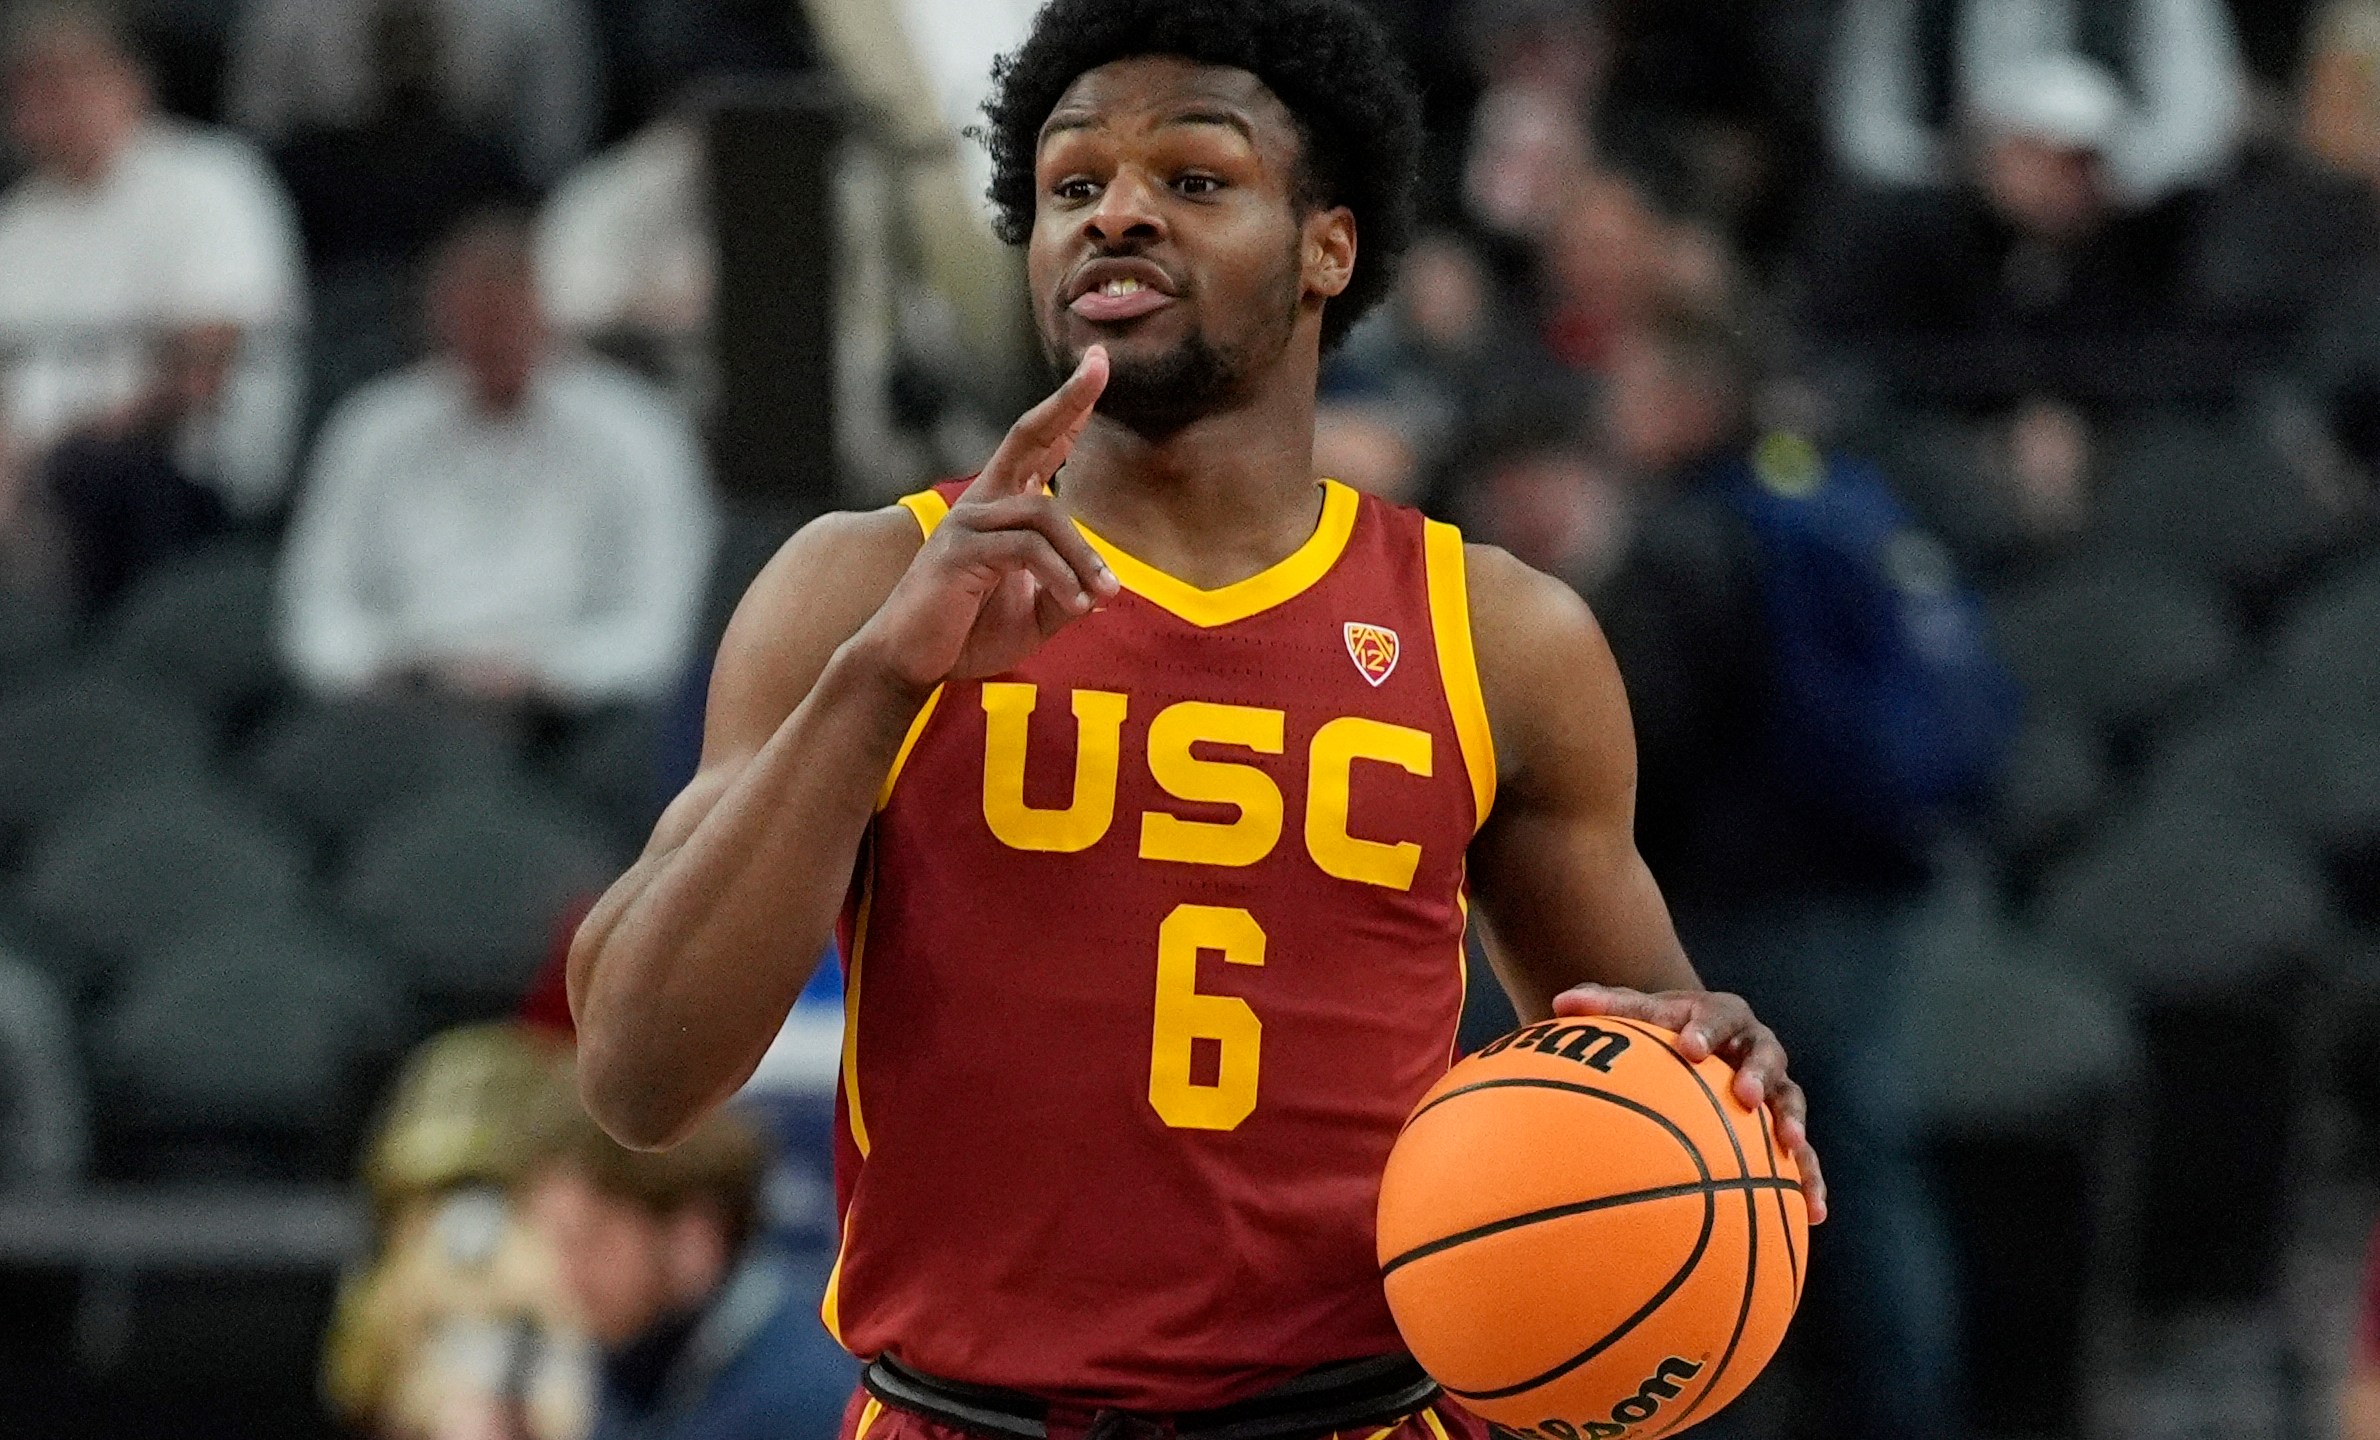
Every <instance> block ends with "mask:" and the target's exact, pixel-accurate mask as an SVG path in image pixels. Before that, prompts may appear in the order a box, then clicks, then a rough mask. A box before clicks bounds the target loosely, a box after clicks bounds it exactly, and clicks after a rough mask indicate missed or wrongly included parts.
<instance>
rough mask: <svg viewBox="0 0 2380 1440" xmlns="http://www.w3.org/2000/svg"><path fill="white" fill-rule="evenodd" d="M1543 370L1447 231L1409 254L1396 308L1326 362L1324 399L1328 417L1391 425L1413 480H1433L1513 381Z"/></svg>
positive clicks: (1466, 250)
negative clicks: (1349, 415)
mask: <svg viewBox="0 0 2380 1440" xmlns="http://www.w3.org/2000/svg"><path fill="white" fill-rule="evenodd" d="M1539 368H1541V356H1540V355H1539V352H1538V351H1537V349H1536V347H1535V346H1534V345H1533V344H1532V343H1531V341H1530V337H1529V336H1528V335H1526V334H1525V333H1522V332H1521V330H1520V327H1519V325H1518V323H1517V322H1516V320H1515V317H1514V316H1513V315H1512V314H1511V313H1510V309H1509V307H1508V306H1506V305H1505V304H1504V303H1503V296H1502V294H1501V292H1499V291H1498V290H1497V288H1496V287H1495V284H1494V281H1493V280H1492V279H1491V277H1490V276H1489V275H1488V273H1487V270H1486V267H1485V265H1484V264H1483V263H1482V262H1481V260H1480V258H1479V256H1478V254H1477V253H1476V252H1475V251H1474V250H1473V249H1472V248H1471V246H1470V245H1468V244H1466V243H1465V242H1464V241H1463V240H1462V239H1461V238H1460V237H1458V236H1455V235H1452V234H1449V233H1445V232H1440V233H1437V234H1432V235H1427V236H1424V237H1423V238H1422V239H1421V240H1420V241H1419V242H1418V243H1417V244H1415V245H1414V247H1413V248H1412V249H1411V250H1410V251H1408V252H1406V255H1405V263H1404V266H1403V268H1402V269H1401V270H1400V272H1399V274H1398V277H1397V289H1396V294H1395V295H1394V297H1392V299H1391V301H1390V303H1389V304H1388V305H1386V306H1384V307H1382V309H1380V310H1379V311H1377V312H1375V313H1374V314H1373V315H1372V316H1371V317H1370V318H1369V319H1368V320H1366V321H1365V323H1363V324H1361V325H1358V326H1357V327H1356V328H1355V329H1354V330H1353V331H1351V332H1349V334H1348V336H1347V340H1346V343H1345V344H1343V345H1341V346H1340V347H1339V349H1338V350H1337V351H1336V352H1335V353H1334V354H1332V355H1331V356H1330V357H1329V358H1328V359H1327V360H1326V361H1325V362H1324V369H1323V379H1322V397H1323V400H1324V403H1325V407H1326V409H1328V410H1331V411H1334V412H1335V411H1339V410H1341V409H1343V408H1345V407H1356V408H1358V409H1361V410H1363V411H1365V412H1368V414H1369V415H1371V416H1372V417H1373V418H1375V419H1379V420H1384V421H1388V422H1390V423H1393V425H1394V426H1395V428H1396V431H1397V435H1398V438H1399V439H1400V440H1401V442H1402V443H1403V445H1404V447H1405V448H1406V449H1408V450H1409V451H1410V452H1411V459H1410V463H1411V464H1412V466H1413V467H1414V468H1415V470H1416V472H1417V473H1418V474H1422V475H1429V474H1435V473H1436V472H1438V471H1439V470H1440V469H1441V468H1442V467H1443V466H1444V464H1445V463H1446V461H1447V460H1448V459H1449V458H1451V457H1452V455H1453V454H1454V452H1455V451H1456V450H1457V449H1458V448H1460V447H1461V446H1462V445H1463V443H1464V438H1465V437H1464V434H1463V432H1464V430H1465V429H1466V427H1468V426H1470V425H1471V424H1473V423H1474V422H1475V417H1476V416H1478V415H1479V414H1480V413H1482V412H1483V411H1486V410H1489V409H1492V408H1493V407H1494V403H1495V399H1496V397H1497V396H1498V395H1500V394H1503V393H1506V392H1507V389H1508V382H1509V381H1510V380H1511V379H1512V377H1513V376H1514V375H1515V374H1516V373H1523V372H1532V371H1535V370H1537V369H1539ZM1318 438H1319V437H1318Z"/></svg>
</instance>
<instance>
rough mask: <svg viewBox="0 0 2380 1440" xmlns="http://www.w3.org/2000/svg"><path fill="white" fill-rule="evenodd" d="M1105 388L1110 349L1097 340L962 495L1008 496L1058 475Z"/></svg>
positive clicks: (965, 497)
mask: <svg viewBox="0 0 2380 1440" xmlns="http://www.w3.org/2000/svg"><path fill="white" fill-rule="evenodd" d="M1106 388H1107V349H1106V347H1105V346H1101V345H1094V346H1092V347H1091V348H1090V349H1089V350H1087V351H1085V352H1084V353H1083V362H1082V363H1081V364H1080V365H1077V366H1075V367H1074V373H1073V374H1072V375H1069V376H1067V377H1066V383H1065V384H1063V385H1060V386H1059V387H1058V388H1057V389H1056V390H1054V391H1052V392H1051V393H1050V395H1049V398H1047V399H1045V400H1043V401H1042V402H1041V403H1040V404H1038V405H1036V406H1034V407H1033V408H1032V409H1030V410H1028V411H1026V412H1025V413H1024V415H1023V416H1022V417H1020V418H1019V419H1018V420H1017V422H1016V423H1015V424H1014V425H1011V426H1009V427H1008V435H1007V438H1005V439H1003V440H1002V441H1001V442H1000V448H999V449H997V450H995V451H993V452H992V458H991V459H990V460H989V461H987V462H986V463H985V464H984V467H983V473H982V474H980V475H978V476H976V477H975V483H974V484H972V485H970V486H968V487H967V492H966V493H965V494H964V495H961V496H960V497H959V498H960V499H961V500H1004V499H1006V498H1008V497H1009V496H1011V495H1022V494H1025V493H1026V492H1027V491H1029V490H1031V489H1032V488H1033V487H1034V486H1035V485H1038V484H1040V483H1041V482H1042V481H1044V480H1047V479H1048V478H1049V477H1050V476H1052V475H1055V474H1057V473H1058V467H1059V466H1061V465H1063V464H1065V463H1066V456H1067V452H1069V451H1071V450H1072V449H1073V448H1074V441H1075V437H1076V436H1078V435H1080V434H1082V433H1083V427H1084V426H1085V425H1088V424H1090V423H1091V411H1092V409H1093V407H1095V406H1096V405H1097V404H1098V403H1099V393H1100V392H1101V391H1102V390H1105V389H1106Z"/></svg>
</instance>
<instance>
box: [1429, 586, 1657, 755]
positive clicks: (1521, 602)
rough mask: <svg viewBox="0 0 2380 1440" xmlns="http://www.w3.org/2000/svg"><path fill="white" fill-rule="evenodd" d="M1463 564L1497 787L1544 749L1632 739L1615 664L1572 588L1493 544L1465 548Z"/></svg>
mask: <svg viewBox="0 0 2380 1440" xmlns="http://www.w3.org/2000/svg"><path fill="white" fill-rule="evenodd" d="M1463 565H1464V570H1465V572H1466V574H1467V578H1468V585H1467V588H1468V590H1469V592H1470V609H1471V637H1472V640H1471V643H1472V648H1473V651H1474V653H1475V654H1476V656H1477V660H1478V666H1479V688H1480V692H1481V695H1482V697H1483V698H1484V699H1485V701H1486V703H1487V711H1488V723H1489V726H1490V728H1491V729H1492V730H1493V732H1494V734H1495V739H1496V755H1497V760H1498V768H1499V770H1501V771H1502V772H1503V779H1504V781H1505V782H1506V783H1510V782H1511V781H1513V780H1514V779H1516V778H1518V777H1519V776H1521V775H1522V774H1524V773H1525V772H1526V771H1528V770H1529V769H1530V768H1531V765H1532V762H1533V761H1534V760H1536V759H1539V758H1541V757H1544V756H1546V755H1548V754H1549V753H1552V752H1557V751H1564V750H1571V749H1576V748H1578V747H1580V746H1582V745H1586V746H1594V747H1600V746H1602V745H1604V744H1607V743H1615V742H1618V741H1623V740H1632V738H1633V734H1632V732H1631V730H1630V728H1629V720H1628V705H1627V699H1626V696H1625V693H1624V692H1623V691H1622V689H1621V686H1620V675H1619V668H1618V666H1617V665H1615V664H1614V663H1613V661H1612V655H1611V647H1610V646H1609V645H1608V644H1607V643H1606V642H1605V640H1604V638H1603V629H1602V627H1601V626H1600V625H1599V624H1597V623H1596V620H1595V615H1594V612H1593V611H1592V610H1590V609H1589V608H1588V606H1587V602H1586V601H1585V600H1583V599H1581V598H1580V596H1579V594H1578V592H1577V591H1575V590H1573V589H1571V588H1570V587H1569V586H1568V585H1567V584H1565V583H1563V582H1562V581H1560V580H1557V579H1555V578H1554V577H1553V576H1551V575H1548V574H1545V573H1544V572H1543V571H1540V570H1535V569H1532V568H1530V567H1529V566H1527V565H1524V564H1522V563H1521V562H1520V561H1519V560H1517V559H1515V558H1513V556H1512V555H1511V554H1509V553H1507V552H1506V551H1504V550H1502V549H1499V548H1498V547H1496V546H1493V545H1477V544H1467V545H1465V546H1464V547H1463Z"/></svg>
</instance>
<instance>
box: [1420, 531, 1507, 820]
mask: <svg viewBox="0 0 2380 1440" xmlns="http://www.w3.org/2000/svg"><path fill="white" fill-rule="evenodd" d="M1422 557H1423V561H1424V564H1425V566H1426V568H1427V569H1428V571H1429V585H1430V630H1431V633H1432V634H1433V635H1435V636H1436V637H1437V641H1438V681H1439V684H1440V685H1441V686H1442V687H1443V688H1444V689H1445V691H1446V708H1447V709H1448V710H1449V711H1451V712H1453V715H1454V733H1455V739H1456V740H1457V741H1459V742H1460V743H1461V745H1462V749H1463V768H1464V769H1466V770H1468V771H1469V772H1470V773H1471V799H1472V810H1471V813H1472V814H1473V816H1475V817H1476V822H1475V828H1476V825H1485V824H1487V818H1488V812H1489V811H1491V810H1493V809H1495V807H1496V737H1495V734H1494V733H1493V732H1492V731H1491V730H1490V729H1489V728H1488V713H1487V696H1486V695H1485V694H1483V693H1482V692H1481V691H1480V688H1479V656H1478V653H1477V652H1476V651H1474V650H1473V649H1472V647H1471V588H1470V582H1469V580H1468V579H1467V578H1466V576H1465V571H1464V561H1463V532H1462V531H1460V530H1457V529H1455V528H1454V527H1453V526H1452V525H1448V524H1445V523H1444V522H1442V521H1438V520H1431V521H1428V522H1426V525H1425V528H1424V530H1423V537H1422Z"/></svg>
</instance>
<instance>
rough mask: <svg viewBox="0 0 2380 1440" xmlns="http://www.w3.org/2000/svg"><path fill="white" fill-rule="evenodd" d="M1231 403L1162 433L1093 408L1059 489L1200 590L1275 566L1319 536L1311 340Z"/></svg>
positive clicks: (1083, 513) (1133, 548)
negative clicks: (1131, 425)
mask: <svg viewBox="0 0 2380 1440" xmlns="http://www.w3.org/2000/svg"><path fill="white" fill-rule="evenodd" d="M1289 351H1290V353H1289V354H1288V355H1286V356H1285V357H1284V360H1283V362H1282V363H1281V364H1280V365H1278V366H1276V367H1274V369H1273V370H1271V371H1270V372H1267V373H1265V374H1262V375H1258V376H1255V377H1252V379H1251V381H1250V383H1249V384H1248V385H1247V387H1246V388H1245V389H1244V391H1243V393H1242V395H1241V397H1240V398H1239V399H1238V400H1236V401H1235V402H1234V403H1233V404H1232V405H1231V406H1230V407H1229V408H1226V409H1223V410H1219V411H1216V412H1215V413H1213V414H1211V415H1206V416H1203V417H1201V418H1199V419H1197V420H1193V421H1191V422H1190V423H1189V424H1187V425H1184V426H1182V427H1181V428H1179V429H1176V430H1171V431H1168V432H1166V433H1164V434H1161V435H1146V434H1142V433H1139V432H1137V431H1134V430H1132V429H1129V428H1127V427H1126V426H1124V425H1123V424H1121V423H1119V422H1117V421H1115V420H1112V419H1109V418H1106V417H1104V416H1096V415H1095V416H1094V417H1093V418H1092V421H1091V425H1090V428H1088V429H1086V430H1085V431H1084V432H1083V435H1082V438H1081V439H1080V440H1078V441H1076V442H1075V447H1074V454H1073V457H1072V458H1071V459H1069V460H1068V461H1067V463H1066V469H1065V474H1064V479H1063V480H1062V481H1061V482H1060V496H1061V499H1062V501H1063V503H1064V504H1065V506H1066V508H1067V509H1068V510H1069V511H1070V512H1072V513H1073V514H1074V515H1076V516H1077V517H1079V518H1080V519H1081V520H1082V521H1083V523H1085V524H1086V525H1089V526H1090V527H1091V528H1092V529H1094V530H1096V531H1098V532H1099V533H1100V534H1101V535H1102V536H1104V537H1106V538H1107V539H1109V540H1111V541H1113V542H1114V543H1116V544H1117V545H1119V546H1121V547H1123V548H1124V549H1125V550H1127V551H1129V552H1131V553H1132V554H1133V555H1134V556H1136V557H1138V558H1139V559H1141V560H1144V561H1146V562H1147V563H1149V564H1151V565H1154V566H1156V567H1157V568H1158V569H1160V570H1163V571H1165V572H1167V573H1168V574H1171V575H1174V576H1176V577H1178V578H1180V579H1182V580H1184V581H1187V582H1188V583H1190V584H1192V585H1195V586H1198V587H1199V588H1201V589H1207V590H1212V589H1219V588H1221V587H1222V586H1225V585H1230V584H1233V583H1235V582H1237V581H1240V580H1245V579H1247V578H1248V577H1249V576H1251V575H1256V574H1259V573H1261V572H1262V571H1264V570H1266V569H1269V568H1270V567H1272V566H1273V565H1274V564H1276V563H1278V562H1279V561H1281V560H1282V559H1284V558H1286V557H1287V556H1288V555H1289V554H1290V553H1291V552H1292V551H1294V550H1296V549H1297V547H1298V546H1300V545H1302V544H1304V543H1305V541H1306V539H1307V538H1308V537H1309V536H1310V535H1311V534H1312V533H1313V530H1314V525H1315V523H1316V522H1315V517H1316V515H1317V514H1318V513H1319V506H1320V503H1321V502H1320V499H1319V497H1318V496H1317V495H1316V494H1315V486H1314V480H1315V476H1314V385H1315V377H1316V371H1317V369H1318V361H1317V360H1316V357H1315V355H1314V354H1313V352H1312V348H1311V347H1310V346H1301V345H1296V344H1292V345H1291V346H1290V347H1289Z"/></svg>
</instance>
